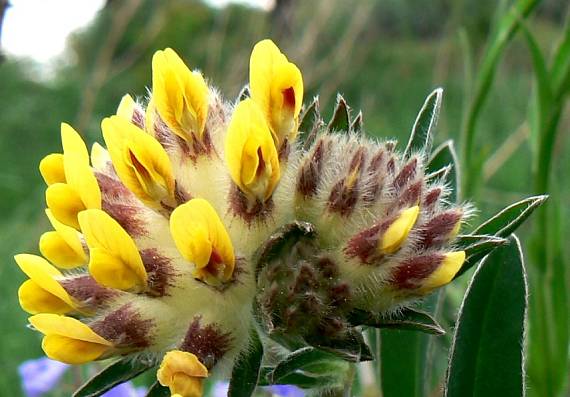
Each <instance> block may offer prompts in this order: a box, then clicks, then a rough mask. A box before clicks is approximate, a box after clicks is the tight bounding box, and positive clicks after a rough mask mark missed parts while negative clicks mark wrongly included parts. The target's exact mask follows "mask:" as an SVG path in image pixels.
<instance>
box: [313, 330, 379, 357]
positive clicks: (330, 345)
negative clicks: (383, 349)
mask: <svg viewBox="0 0 570 397" xmlns="http://www.w3.org/2000/svg"><path fill="white" fill-rule="evenodd" d="M309 343H310V344H311V346H313V347H316V348H318V349H321V350H323V351H325V352H328V353H331V354H333V355H335V356H337V357H338V358H340V359H342V360H344V361H348V362H353V363H357V362H360V361H371V360H374V356H373V355H372V352H371V351H370V348H369V347H368V345H367V344H366V342H365V341H364V338H363V337H362V334H361V333H360V331H357V330H355V329H351V330H349V331H347V332H346V334H345V335H344V337H342V338H338V339H331V340H327V341H322V342H320V341H312V342H309Z"/></svg>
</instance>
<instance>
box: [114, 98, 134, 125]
mask: <svg viewBox="0 0 570 397" xmlns="http://www.w3.org/2000/svg"><path fill="white" fill-rule="evenodd" d="M135 109H136V103H135V101H134V99H133V97H131V96H130V95H129V94H126V95H123V97H122V98H121V102H120V103H119V106H118V107H117V116H119V117H122V118H124V119H125V120H127V121H129V122H131V121H132V120H133V114H134V112H135Z"/></svg>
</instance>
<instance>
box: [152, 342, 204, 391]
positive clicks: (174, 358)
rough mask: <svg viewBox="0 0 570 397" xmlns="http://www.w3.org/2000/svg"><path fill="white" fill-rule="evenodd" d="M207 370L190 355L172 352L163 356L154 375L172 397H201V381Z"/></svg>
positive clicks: (176, 351)
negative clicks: (167, 388) (168, 390)
mask: <svg viewBox="0 0 570 397" xmlns="http://www.w3.org/2000/svg"><path fill="white" fill-rule="evenodd" d="M207 376H208V369H207V368H206V367H205V366H204V365H203V364H202V363H201V362H200V360H198V357H196V356H195V355H194V354H192V353H188V352H183V351H180V350H172V351H169V352H168V353H166V354H165V356H164V358H163V359H162V363H161V364H160V368H159V369H158V371H157V373H156V377H157V379H158V381H159V382H160V384H161V385H162V386H166V387H169V388H170V393H171V394H172V395H173V396H177V395H179V396H181V397H201V396H202V381H203V379H204V378H206V377H207Z"/></svg>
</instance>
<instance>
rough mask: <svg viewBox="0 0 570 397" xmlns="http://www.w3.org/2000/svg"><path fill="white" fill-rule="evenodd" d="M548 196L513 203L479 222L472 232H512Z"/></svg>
mask: <svg viewBox="0 0 570 397" xmlns="http://www.w3.org/2000/svg"><path fill="white" fill-rule="evenodd" d="M547 198H548V196H544V195H543V196H534V197H529V198H526V199H524V200H521V201H519V202H518V203H514V204H512V205H510V206H508V207H507V208H505V209H503V210H502V211H500V212H499V213H498V214H496V215H495V216H493V217H492V218H490V219H489V220H487V221H486V222H484V223H483V224H481V226H479V227H478V228H477V229H475V231H474V232H473V234H491V235H495V236H499V237H507V236H508V235H510V234H511V233H513V232H514V231H515V230H516V229H517V228H518V227H519V226H520V225H521V224H522V223H523V222H524V221H525V220H526V219H527V218H528V217H529V216H530V214H532V213H533V212H534V210H535V209H537V208H538V207H540V206H541V205H542V204H543V203H544V202H545V201H546V199H547Z"/></svg>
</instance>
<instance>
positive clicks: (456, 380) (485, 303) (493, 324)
mask: <svg viewBox="0 0 570 397" xmlns="http://www.w3.org/2000/svg"><path fill="white" fill-rule="evenodd" d="M526 307H527V284H526V274H525V269H524V264H523V257H522V251H521V247H520V243H519V241H518V239H517V238H516V237H515V236H511V237H510V238H509V243H508V244H507V245H504V246H502V247H500V248H497V249H496V250H495V251H493V252H492V253H491V254H490V255H489V256H487V258H486V259H485V260H484V261H482V262H481V264H480V265H479V267H478V268H477V270H476V272H475V274H474V275H473V278H472V279H471V283H470V285H469V287H468V289H467V293H466V294H465V298H464V299H463V303H462V305H461V309H460V312H459V318H458V321H457V324H456V329H455V335H454V339H453V345H452V348H451V353H450V361H449V367H448V373H447V379H446V388H445V394H444V395H445V396H446V397H455V396H458V397H459V396H461V397H463V396H503V397H508V396H513V397H514V396H517V397H519V396H523V395H524V390H525V386H524V378H525V374H524V368H523V346H524V341H523V340H524V335H525V315H526Z"/></svg>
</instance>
